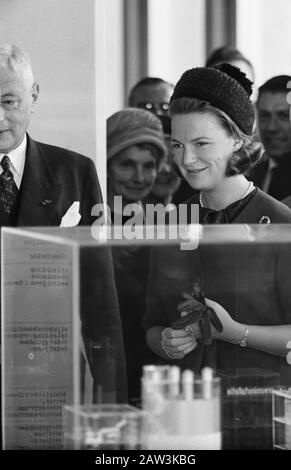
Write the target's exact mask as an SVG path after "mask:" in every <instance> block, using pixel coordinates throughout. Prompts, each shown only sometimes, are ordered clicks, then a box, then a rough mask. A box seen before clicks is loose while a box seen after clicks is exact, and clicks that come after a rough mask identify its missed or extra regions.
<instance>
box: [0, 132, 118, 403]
mask: <svg viewBox="0 0 291 470" xmlns="http://www.w3.org/2000/svg"><path fill="white" fill-rule="evenodd" d="M18 198H19V201H18V211H17V214H16V219H15V223H14V224H10V225H16V226H18V227H32V226H59V225H60V223H61V219H62V217H63V216H64V214H65V213H66V212H67V210H68V209H69V208H70V206H71V205H72V204H73V202H75V201H79V202H80V214H81V220H80V222H79V225H87V226H91V225H92V223H93V221H94V218H93V217H92V216H91V209H92V207H93V206H94V205H95V204H97V203H102V195H101V190H100V186H99V182H98V177H97V172H96V168H95V165H94V163H93V161H92V160H91V159H90V158H88V157H85V156H83V155H80V154H77V153H75V152H72V151H70V150H67V149H64V148H60V147H55V146H52V145H47V144H44V143H40V142H36V141H34V140H33V139H31V138H30V137H29V136H27V153H26V159H25V165H24V173H23V178H22V181H21V186H20V190H19V196H18ZM2 215H3V214H0V221H1V222H2V223H1V225H6V224H5V218H4V220H3V218H2ZM66 230H71V229H70V228H67V229H64V232H62V235H63V236H66V233H65V232H66ZM88 230H89V228H88ZM77 237H78V231H76V238H77ZM79 254H80V256H79V263H80V289H81V294H80V295H81V303H80V315H81V319H82V331H83V336H84V342H85V345H86V347H87V353H88V358H89V361H90V366H91V371H92V374H93V377H94V379H95V382H96V387H98V386H100V381H102V379H104V384H105V376H106V371H104V367H105V368H106V363H107V362H108V360H109V361H110V360H111V362H112V358H113V354H114V357H115V360H116V364H115V372H116V380H114V377H110V382H111V383H108V380H107V383H106V384H105V386H106V387H107V388H108V387H112V386H114V387H115V386H116V387H117V400H118V401H119V402H125V401H126V399H127V393H126V378H125V359H124V349H123V339H122V331H121V321H120V315H119V306H118V299H117V293H116V288H115V282H114V273H113V262H112V255H111V250H110V248H108V247H103V248H100V247H96V246H94V247H93V248H92V246H91V247H88V248H81V249H80V251H79ZM108 339H109V340H108ZM108 341H109V343H108ZM96 343H98V344H97V346H98V347H97V349H96ZM100 344H101V347H102V348H103V350H102V351H101V352H100V350H99V349H98V348H99V346H100ZM96 351H97V353H98V354H97V355H99V357H97V356H96ZM101 356H102V357H101ZM102 361H103V362H102ZM104 361H105V362H104ZM106 361H107V362H106ZM102 364H103V366H104V367H103V370H100V365H101V366H102ZM110 392H112V390H110ZM111 398H112V396H111Z"/></svg>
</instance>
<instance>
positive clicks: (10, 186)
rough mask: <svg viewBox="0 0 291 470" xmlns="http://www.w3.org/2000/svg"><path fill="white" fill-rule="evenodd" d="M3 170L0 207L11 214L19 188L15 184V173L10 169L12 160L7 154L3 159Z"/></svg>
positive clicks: (0, 184) (0, 177)
mask: <svg viewBox="0 0 291 470" xmlns="http://www.w3.org/2000/svg"><path fill="white" fill-rule="evenodd" d="M0 165H1V166H2V168H3V172H2V173H1V175H0V207H1V208H2V210H3V211H4V212H5V214H7V215H9V214H10V213H11V211H12V209H13V206H14V204H15V202H16V198H17V194H18V188H17V186H16V184H15V181H14V178H13V173H12V172H11V170H10V160H9V157H8V156H7V155H4V157H3V158H2V160H1V163H0Z"/></svg>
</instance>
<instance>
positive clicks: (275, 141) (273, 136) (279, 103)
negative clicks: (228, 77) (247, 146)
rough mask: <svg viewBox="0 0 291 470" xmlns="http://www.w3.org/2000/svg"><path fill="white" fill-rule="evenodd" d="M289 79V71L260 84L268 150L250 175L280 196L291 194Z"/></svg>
mask: <svg viewBox="0 0 291 470" xmlns="http://www.w3.org/2000/svg"><path fill="white" fill-rule="evenodd" d="M290 80H291V76H289V75H279V76H276V77H273V78H271V79H270V80H268V81H267V82H265V83H264V84H263V85H262V86H261V87H260V88H259V94H258V101H257V111H258V128H259V132H260V136H261V140H262V143H263V144H264V147H265V150H266V154H265V157H264V158H263V159H262V162H261V163H259V164H258V165H257V166H256V167H255V168H254V170H253V173H252V174H251V175H250V178H251V179H253V181H254V183H255V184H256V185H257V186H259V187H260V188H261V189H262V190H263V191H265V192H267V193H268V194H270V195H271V196H273V197H275V198H276V199H278V200H282V199H283V198H285V197H286V196H289V195H290V194H291V128H290V122H289V110H290V105H289V104H288V102H287V93H288V88H287V84H288V82H289V81H290Z"/></svg>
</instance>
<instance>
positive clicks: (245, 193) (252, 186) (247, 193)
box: [199, 181, 254, 207]
mask: <svg viewBox="0 0 291 470" xmlns="http://www.w3.org/2000/svg"><path fill="white" fill-rule="evenodd" d="M253 189H254V183H253V182H252V181H250V184H249V185H248V187H247V189H246V191H245V192H244V193H243V195H242V196H241V198H240V199H244V198H246V197H247V196H248V195H249V194H251V192H252V191H253ZM202 195H203V193H202V191H200V194H199V203H200V206H201V207H205V205H204V204H203V199H202V197H203V196H202Z"/></svg>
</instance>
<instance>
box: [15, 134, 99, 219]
mask: <svg viewBox="0 0 291 470" xmlns="http://www.w3.org/2000/svg"><path fill="white" fill-rule="evenodd" d="M19 198H20V200H19V209H18V215H17V221H16V225H17V226H59V225H60V223H61V219H62V217H63V215H64V214H65V213H66V212H67V210H68V209H69V207H70V206H71V205H72V204H73V202H74V201H80V214H81V220H80V225H91V224H92V222H93V219H92V217H91V209H92V206H93V205H94V204H97V203H101V202H102V195H101V190H100V186H99V182H98V178H97V173H96V169H95V165H94V163H93V161H92V160H91V159H90V158H88V157H84V156H83V155H79V154H77V153H75V152H72V151H70V150H66V149H63V148H60V147H55V146H52V145H47V144H43V143H40V142H36V141H34V140H32V139H31V138H30V137H29V136H27V153H26V160H25V165H24V173H23V178H22V182H21V187H20V194H19Z"/></svg>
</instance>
